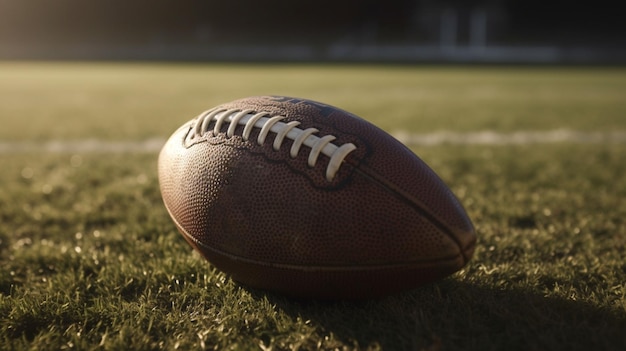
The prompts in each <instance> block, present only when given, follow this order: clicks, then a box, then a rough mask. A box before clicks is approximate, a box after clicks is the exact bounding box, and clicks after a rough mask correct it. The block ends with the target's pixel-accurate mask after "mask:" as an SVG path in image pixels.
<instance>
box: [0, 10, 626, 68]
mask: <svg viewBox="0 0 626 351" xmlns="http://www.w3.org/2000/svg"><path fill="white" fill-rule="evenodd" d="M481 16H482V17H481ZM446 20H447V21H448V22H447V23H448V24H447V27H446V24H445V23H444V22H445V21H446ZM451 23H452V24H451ZM477 23H479V24H478V25H479V26H481V25H482V26H483V27H481V28H478V27H476V24H477ZM624 23H625V20H624V18H623V14H622V12H621V11H618V9H617V8H615V7H611V6H608V5H604V4H603V3H601V2H583V1H580V2H579V1H567V2H565V1H564V2H550V1H537V0H530V1H528V0H526V1H521V0H508V1H504V0H503V1H495V0H494V1H429V0H418V1H410V0H396V1H390V0H387V1H375V0H333V1H330V0H317V1H293V0H265V1H243V0H229V1H225V0H222V1H212V0H206V1H200V0H182V1H175V0H0V58H4V59H23V58H26V59H38V58H39V59H164V60H168V59H177V60H246V61H256V60H278V61H325V60H328V61H333V60H338V61H342V60H344V61H346V60H347V61H416V62H419V61H456V62H459V61H460V62H464V61H466V62H476V61H478V62H480V61H487V62H499V61H513V62H515V61H519V62H557V63H559V62H574V63H588V62H589V63H603V62H612V63H615V62H617V63H623V62H626V39H625V38H626V25H624ZM472 26H474V27H472ZM444 27H445V28H444ZM477 28H478V29H477Z"/></svg>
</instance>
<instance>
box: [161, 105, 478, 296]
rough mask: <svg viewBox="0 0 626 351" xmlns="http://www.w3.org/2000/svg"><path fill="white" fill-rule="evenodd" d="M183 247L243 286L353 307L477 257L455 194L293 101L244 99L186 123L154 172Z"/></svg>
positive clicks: (402, 150)
mask: <svg viewBox="0 0 626 351" xmlns="http://www.w3.org/2000/svg"><path fill="white" fill-rule="evenodd" d="M158 173H159V184H160V189H161V193H162V197H163V201H164V204H165V206H166V208H167V210H168V212H169V214H170V215H171V217H172V219H173V221H174V222H175V224H176V226H177V228H178V230H179V231H180V233H181V234H182V236H183V237H184V238H185V239H186V240H187V242H189V244H191V246H193V247H194V248H195V249H196V250H198V252H200V253H201V254H202V255H203V256H204V257H205V258H206V259H207V260H208V261H209V262H210V263H211V264H213V265H214V266H215V267H217V268H218V269H220V270H222V271H224V272H226V273H228V274H229V275H230V276H232V278H233V279H234V280H235V281H237V282H240V283H242V284H243V285H246V286H249V287H252V288H257V289H262V290H267V291H272V292H275V293H280V294H284V295H288V296H293V297H301V298H318V299H363V298H375V297H381V296H385V295H389V294H393V293H397V292H400V291H404V290H409V289H413V288H416V287H419V286H421V285H424V284H426V283H429V282H432V281H435V280H438V279H441V278H443V277H446V276H448V275H450V274H452V273H454V272H456V271H458V270H459V269H461V268H462V267H463V266H464V265H465V264H466V263H467V262H468V260H470V258H471V257H472V254H473V252H474V247H475V243H476V234H475V231H474V228H473V225H472V223H471V221H470V219H469V218H468V216H467V214H466V212H465V210H464V209H463V207H462V206H461V204H460V203H459V201H458V200H457V198H456V197H455V196H454V195H453V193H452V192H451V190H450V189H449V188H448V187H447V186H446V185H445V184H444V182H443V181H442V180H441V179H440V178H439V177H438V176H437V175H436V174H435V172H434V171H433V170H432V169H431V168H430V167H429V166H428V165H426V164H425V163H424V162H423V161H422V160H421V159H420V158H419V157H418V156H416V155H415V154H414V153H413V152H412V151H411V150H409V149H408V148H407V147H406V146H404V145H403V144H402V143H401V142H399V141H397V140H396V139H395V138H393V137H392V136H391V135H389V134H387V133H386V132H385V131H383V130H381V129H379V128H378V127H376V126H374V125H372V124H371V123H369V122H367V121H366V120H364V119H362V118H359V117H357V116H355V115H353V114H351V113H349V112H346V111H343V110H341V109H338V108H335V107H332V106H329V105H326V104H323V103H319V102H315V101H311V100H306V99H300V98H293V97H284V96H260V97H249V98H244V99H240V100H236V101H233V102H230V103H225V104H222V105H220V106H217V107H215V108H213V109H210V110H208V111H206V112H203V113H201V114H200V115H199V116H197V117H196V118H194V119H192V120H191V121H189V122H187V123H185V124H184V125H183V126H182V127H180V128H179V129H178V130H177V131H175V132H174V134H173V135H172V136H171V137H170V139H169V140H168V141H167V143H166V144H165V146H164V147H163V149H162V150H161V153H160V155H159V161H158Z"/></svg>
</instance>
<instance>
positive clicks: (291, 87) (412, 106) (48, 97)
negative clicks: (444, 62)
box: [0, 62, 626, 350]
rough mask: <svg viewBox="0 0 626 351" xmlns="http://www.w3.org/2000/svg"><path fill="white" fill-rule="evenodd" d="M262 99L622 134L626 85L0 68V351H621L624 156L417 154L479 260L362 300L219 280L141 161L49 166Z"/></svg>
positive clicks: (336, 72) (458, 75)
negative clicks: (460, 210)
mask: <svg viewBox="0 0 626 351" xmlns="http://www.w3.org/2000/svg"><path fill="white" fill-rule="evenodd" d="M260 94H281V95H291V96H300V97H307V98H311V99H316V100H320V101H324V102H327V103H330V104H333V105H337V106H340V107H342V108H344V109H346V110H349V111H352V112H355V113H356V114H359V115H361V116H362V117H364V118H366V119H369V120H370V121H372V122H374V123H375V124H377V125H379V126H381V127H382V128H384V129H385V130H388V131H390V132H397V131H401V132H403V133H408V134H409V135H413V134H419V135H428V134H429V133H436V132H442V131H446V132H456V133H459V135H464V133H473V132H481V131H490V132H493V133H498V134H499V135H503V136H505V137H506V136H507V135H510V133H514V132H518V131H525V132H549V131H554V130H562V129H565V130H570V131H575V132H580V133H583V134H584V133H600V135H609V134H610V133H615V132H618V133H624V132H626V70H625V69H623V68H546V67H542V68H529V67H474V68H464V67H437V66H426V67H408V66H391V67H389V66H355V67H350V66H316V65H292V66H289V65H288V66H279V65H266V66H263V65H202V64H187V65H185V64H142V63H127V64H121V63H116V64H112V63H111V64H109V63H17V62H0V96H1V97H2V98H1V99H0V164H1V165H2V167H1V168H0V349H7V350H43V349H50V350H57V349H102V350H116V349H137V350H157V349H181V350H186V349H216V350H221V349H233V350H239V349H250V350H317V349H322V350H336V349H339V350H342V349H347V350H350V349H371V350H376V349H383V350H420V349H423V350H502V349H507V350H555V349H560V350H575V349H578V350H589V349H593V350H623V349H626V283H625V282H626V201H625V199H626V142H624V141H623V140H621V139H618V140H614V139H608V138H607V139H606V140H600V141H598V140H596V139H594V141H593V142H585V140H584V139H583V140H565V141H561V142H528V143H525V142H521V143H517V144H497V143H496V144H490V143H484V144H472V143H469V144H463V145H456V144H446V143H443V144H436V145H431V146H424V145H419V144H416V145H412V148H413V150H414V151H415V152H416V153H417V154H418V155H420V157H422V158H423V159H424V160H425V161H426V162H427V163H429V164H430V165H431V166H432V167H433V168H434V169H435V170H436V171H437V172H438V173H439V174H440V176H441V177H442V178H443V179H444V180H445V181H446V182H447V183H448V184H449V185H450V187H451V188H452V189H453V191H454V192H455V193H456V194H457V195H458V197H459V198H460V200H461V201H462V203H463V204H464V205H465V206H466V208H467V210H468V212H469V214H470V217H471V218H472V219H473V221H474V223H475V225H476V228H477V232H478V235H479V245H478V247H477V249H476V253H475V257H474V259H473V260H472V261H471V262H470V263H469V264H468V266H467V267H466V268H465V269H463V270H462V271H461V272H459V273H458V274H455V275H453V276H452V277H450V278H447V279H444V280H443V281H440V282H437V283H434V284H431V285H428V286H425V287H422V288H420V289H416V290H414V291H410V292H406V293H403V294H399V295H395V296H390V297H387V298H384V299H380V300H372V301H359V302H347V301H339V302H322V301H302V300H291V299H288V298H285V297H281V296H277V295H272V294H265V293H263V292H261V291H255V290H251V289H247V288H243V287H240V286H238V285H237V284H236V283H234V282H232V281H231V280H230V279H229V278H228V276H227V275H225V274H223V273H221V272H219V271H216V270H215V269H214V268H213V267H212V266H211V265H210V264H209V263H207V262H206V261H204V260H203V259H202V258H201V257H200V256H199V255H198V254H196V253H195V252H193V251H191V249H190V247H189V246H188V245H187V244H186V243H185V241H184V240H183V238H182V237H181V236H180V235H179V234H178V233H177V232H176V229H175V227H174V225H173V223H172V222H171V220H170V219H169V217H168V215H167V213H166V211H165V209H164V207H163V205H162V203H161V198H160V194H159V190H158V183H157V178H156V157H157V153H156V152H157V151H156V150H154V149H148V150H139V151H137V150H135V149H129V150H124V149H123V148H122V149H121V150H119V149H116V150H113V151H111V150H109V149H106V148H105V149H102V150H98V149H97V148H96V149H90V151H81V150H80V149H76V147H74V148H52V147H49V145H58V144H61V145H64V143H68V142H69V143H71V142H77V143H78V144H77V145H82V144H80V143H81V142H82V141H97V142H101V143H105V144H106V143H107V142H111V143H114V142H128V143H131V144H132V143H134V142H142V141H146V140H157V141H159V140H163V141H164V139H165V138H166V137H167V136H169V135H170V134H171V133H172V132H173V131H174V130H175V129H176V128H177V127H178V126H179V125H180V124H182V123H183V122H185V121H187V120H188V119H190V118H192V117H194V116H195V115H196V114H197V113H199V112H201V111H203V110H204V109H207V108H209V107H212V106H213V105H216V104H219V103H221V102H226V101H230V100H233V99H236V98H239V97H244V96H248V95H260ZM620 140H621V141H620ZM24 145H29V146H30V148H24V147H23V146H24ZM46 145H48V146H46ZM96 145H100V144H96ZM124 145H126V144H124ZM55 150H57V151H55Z"/></svg>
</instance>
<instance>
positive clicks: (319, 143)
mask: <svg viewBox="0 0 626 351" xmlns="http://www.w3.org/2000/svg"><path fill="white" fill-rule="evenodd" d="M284 119H285V117H284V116H272V115H271V114H270V113H268V112H256V111H254V110H250V109H245V110H241V109H225V108H214V109H211V110H208V111H205V112H203V113H201V114H200V115H199V116H198V117H197V118H196V119H195V120H194V121H193V125H192V127H191V132H190V133H188V134H187V138H186V140H185V143H190V142H192V141H193V140H194V139H195V138H196V137H202V136H204V135H205V134H207V133H211V136H216V135H217V134H219V133H220V130H221V129H222V127H223V126H224V125H228V129H227V131H226V137H227V138H231V137H233V136H234V135H235V130H236V128H237V126H239V125H240V126H243V127H244V129H243V132H242V135H241V137H242V138H243V140H244V141H247V140H248V139H249V138H250V134H251V133H252V130H253V129H254V128H257V129H260V132H259V136H258V138H257V143H258V144H259V145H263V144H264V143H265V141H266V139H267V135H268V134H269V133H270V132H272V133H274V134H276V137H275V138H274V142H273V144H272V148H273V150H274V151H279V150H280V147H281V146H282V144H283V142H284V140H285V139H289V140H292V141H293V144H292V146H291V149H290V150H289V156H290V157H291V158H296V157H297V156H298V153H299V152H300V150H301V149H302V146H307V147H308V148H310V151H309V156H308V159H307V164H308V166H309V167H315V165H316V164H317V160H318V159H319V156H320V155H325V156H327V157H329V158H330V160H329V161H328V165H327V166H326V180H327V181H329V182H331V181H332V180H333V179H334V178H335V176H336V175H337V172H338V171H339V168H340V167H341V164H342V163H343V161H344V160H345V158H346V157H347V156H348V154H350V153H351V152H352V151H354V150H356V145H354V144H352V143H345V144H342V145H336V144H334V143H332V141H333V140H335V139H336V137H335V136H333V135H325V136H322V137H319V136H317V135H315V134H316V133H318V132H319V130H318V129H316V128H307V129H301V128H298V126H299V125H300V122H298V121H292V122H287V123H285V122H283V121H282V120H284Z"/></svg>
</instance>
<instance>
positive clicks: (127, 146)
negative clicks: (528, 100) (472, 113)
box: [0, 129, 626, 154]
mask: <svg viewBox="0 0 626 351" xmlns="http://www.w3.org/2000/svg"><path fill="white" fill-rule="evenodd" d="M393 136H394V137H396V138H397V139H398V140H400V141H401V142H403V143H404V144H406V145H409V146H437V145H445V144H451V145H454V144H456V145H512V144H517V145H530V144H547V143H573V144H623V143H626V131H608V132H581V131H572V130H567V129H557V130H551V131H520V132H512V133H501V132H494V131H480V132H450V131H441V132H433V133H424V134H412V133H408V132H405V131H397V132H395V133H393ZM165 141H166V139H164V138H152V139H147V140H143V141H109V140H101V139H84V140H51V141H45V142H39V143H38V142H33V141H13V142H11V141H0V154H10V153H71V154H73V153H156V152H158V151H159V150H161V148H162V147H163V145H164V144H165Z"/></svg>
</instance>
